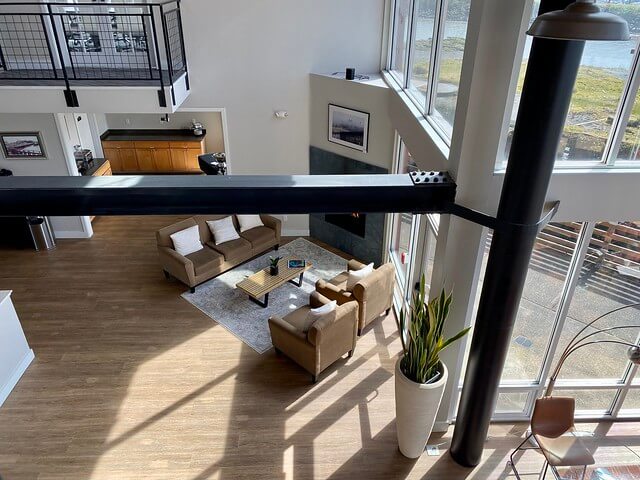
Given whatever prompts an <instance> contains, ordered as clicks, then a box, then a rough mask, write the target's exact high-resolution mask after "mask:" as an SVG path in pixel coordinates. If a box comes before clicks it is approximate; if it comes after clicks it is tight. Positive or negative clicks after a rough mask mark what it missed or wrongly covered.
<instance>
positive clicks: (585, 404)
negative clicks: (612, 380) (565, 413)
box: [553, 388, 618, 430]
mask: <svg viewBox="0 0 640 480" xmlns="http://www.w3.org/2000/svg"><path fill="white" fill-rule="evenodd" d="M617 393H618V391H617V390H564V389H563V390H560V389H558V388H556V389H555V390H554V391H553V394H554V395H555V396H558V397H573V398H575V399H576V412H580V413H582V412H589V413H598V414H604V413H608V412H609V410H610V409H611V406H612V405H613V401H614V400H615V398H616V394H617ZM578 430H580V429H579V428H578Z"/></svg>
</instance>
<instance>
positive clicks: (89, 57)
mask: <svg viewBox="0 0 640 480" xmlns="http://www.w3.org/2000/svg"><path fill="white" fill-rule="evenodd" d="M182 75H185V76H186V78H185V81H186V87H187V89H188V88H189V82H188V72H187V59H186V55H185V48H184V36H183V30H182V19H181V14H180V0H167V1H158V2H150V3H146V2H145V3H86V2H78V3H61V2H10V3H1V4H0V82H3V81H4V82H7V81H9V82H14V83H16V82H17V83H19V82H22V83H24V84H28V82H36V83H37V82H54V83H56V82H60V83H61V84H62V83H64V85H65V87H66V90H65V97H66V98H67V105H69V106H78V105H77V97H76V95H75V92H73V91H72V89H71V87H72V86H74V85H86V84H88V83H89V84H103V85H130V84H132V83H133V84H135V83H143V84H152V85H158V86H159V87H160V90H159V102H160V105H161V106H166V98H165V95H164V88H165V86H170V87H171V94H172V96H173V103H174V104H175V94H174V92H173V84H174V82H175V81H176V80H178V79H179V78H180V77H181V76H182ZM90 82H95V83H90Z"/></svg>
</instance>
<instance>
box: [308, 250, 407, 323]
mask: <svg viewBox="0 0 640 480" xmlns="http://www.w3.org/2000/svg"><path fill="white" fill-rule="evenodd" d="M363 267H365V265H364V264H363V263H360V262H358V261H357V260H349V262H348V263H347V271H346V272H342V273H340V274H338V275H337V276H336V277H334V278H332V279H331V280H318V281H317V282H316V291H317V292H318V293H320V294H321V295H323V296H325V297H327V298H328V299H330V300H336V301H337V302H338V305H343V304H345V303H347V302H352V301H355V302H357V303H358V306H359V309H358V335H360V334H361V333H362V330H363V329H364V327H365V326H367V325H368V324H369V323H371V322H372V321H373V320H375V319H376V318H378V317H380V315H382V313H385V314H389V310H390V309H391V305H392V304H393V288H394V285H395V272H394V269H393V265H392V264H391V263H385V264H384V265H381V266H380V267H379V268H377V269H375V270H374V271H373V273H371V275H367V276H366V277H365V278H363V279H362V280H360V281H359V282H358V283H356V285H355V286H354V287H353V288H352V289H351V291H348V290H347V289H346V287H347V278H348V277H349V271H351V270H360V269H361V268H363Z"/></svg>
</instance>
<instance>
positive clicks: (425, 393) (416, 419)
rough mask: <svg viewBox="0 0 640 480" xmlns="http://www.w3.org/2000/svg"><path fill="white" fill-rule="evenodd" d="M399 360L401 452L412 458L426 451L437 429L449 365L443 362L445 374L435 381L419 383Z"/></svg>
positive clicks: (398, 391) (397, 407) (398, 408)
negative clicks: (434, 427)
mask: <svg viewBox="0 0 640 480" xmlns="http://www.w3.org/2000/svg"><path fill="white" fill-rule="evenodd" d="M401 359H402V357H400V359H398V362H397V363H396V430H397V433H398V446H399V447H400V452H402V454H403V455H404V456H405V457H408V458H418V457H419V456H420V455H422V452H424V449H425V447H426V446H427V441H428V440H429V436H430V435H431V431H432V430H433V424H434V423H435V420H436V414H437V413H438V408H440V402H441V401H442V394H443V393H444V387H445V385H446V384H447V377H448V373H447V367H445V366H444V364H442V363H441V364H440V366H441V368H442V372H443V374H442V376H441V377H440V380H438V381H437V382H435V383H416V382H413V381H411V380H409V379H408V378H407V377H406V376H405V375H404V373H402V371H401V370H400V360H401Z"/></svg>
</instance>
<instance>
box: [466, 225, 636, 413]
mask: <svg viewBox="0 0 640 480" xmlns="http://www.w3.org/2000/svg"><path fill="white" fill-rule="evenodd" d="M488 249H489V242H487V248H486V249H485V259H486V256H487V252H488ZM478 293H479V292H478ZM636 303H640V222H613V223H610V222H599V223H594V222H586V223H573V222H569V223H552V224H550V225H548V226H547V227H546V228H545V229H544V230H543V231H542V232H541V233H540V234H539V235H538V237H537V241H536V245H535V248H534V251H533V255H532V258H531V262H530V264H529V273H528V275H527V280H526V283H525V288H524V291H523V294H522V300H521V302H520V307H519V310H518V316H517V319H516V323H515V326H514V330H513V334H512V337H511V345H510V348H509V352H508V355H507V360H506V363H505V367H504V371H503V375H502V380H501V383H500V390H499V391H500V397H499V401H498V403H497V405H496V410H495V416H496V418H502V419H507V418H508V419H519V418H522V419H524V418H526V417H528V415H530V414H531V409H532V408H533V400H534V399H535V398H537V397H538V396H540V395H541V394H542V393H543V391H544V387H545V381H546V379H547V378H548V377H549V375H550V372H551V370H552V368H553V367H555V365H556V363H557V361H558V359H559V357H560V354H561V352H562V351H563V350H564V348H565V347H566V345H567V343H568V342H569V340H570V339H571V338H573V337H574V335H576V334H577V333H578V332H580V331H581V330H582V329H584V328H585V327H586V329H585V330H584V333H585V334H589V333H593V332H595V328H591V327H587V325H588V324H589V323H590V322H591V321H592V320H594V319H596V317H598V316H599V315H602V314H604V313H606V312H610V311H612V310H613V309H615V308H618V307H622V306H625V305H632V304H636ZM618 326H630V327H631V328H616V327H618ZM594 327H596V328H598V330H601V329H608V331H606V332H603V333H599V334H597V335H594V336H593V338H592V339H593V340H605V341H622V342H627V343H636V342H637V341H638V339H639V338H640V308H638V307H632V308H628V309H625V310H622V311H620V312H617V313H615V314H612V315H610V316H608V317H605V318H603V319H602V320H600V321H598V322H597V323H596V324H594ZM625 351H626V347H624V346H621V345H618V344H615V343H598V344H593V345H588V346H586V347H584V348H582V349H580V350H577V351H576V352H575V353H573V354H572V355H571V356H570V357H569V358H568V359H567V361H566V362H565V364H564V366H563V368H562V370H561V373H560V377H559V378H558V381H557V383H556V386H555V389H554V392H555V393H556V394H558V395H568V396H572V397H574V398H575V399H576V409H577V414H578V416H583V417H594V418H595V417H606V418H616V417H618V416H625V417H640V402H639V400H638V399H639V398H640V377H638V376H637V375H636V373H637V367H635V366H633V365H632V364H630V363H629V362H628V361H627V357H626V355H625Z"/></svg>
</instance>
